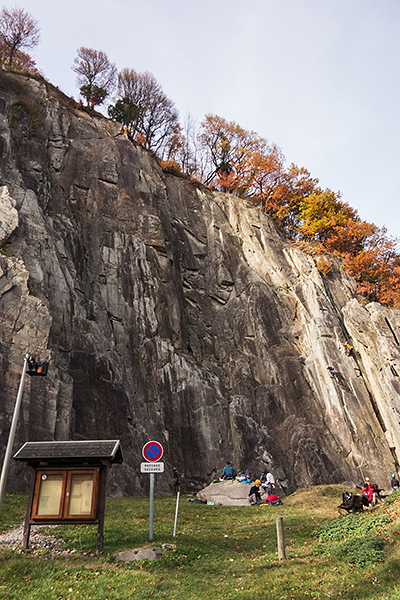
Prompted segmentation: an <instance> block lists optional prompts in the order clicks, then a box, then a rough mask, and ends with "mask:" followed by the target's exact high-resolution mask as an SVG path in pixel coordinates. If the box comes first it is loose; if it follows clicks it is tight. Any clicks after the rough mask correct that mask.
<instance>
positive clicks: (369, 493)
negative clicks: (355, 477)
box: [361, 481, 375, 506]
mask: <svg viewBox="0 0 400 600" xmlns="http://www.w3.org/2000/svg"><path fill="white" fill-rule="evenodd" d="M361 495H362V496H365V497H366V498H367V500H368V504H369V505H370V506H374V503H375V502H374V501H375V498H374V495H375V494H374V491H373V489H372V487H371V486H370V485H369V484H368V482H367V481H366V482H365V483H364V485H363V486H362V488H361Z"/></svg>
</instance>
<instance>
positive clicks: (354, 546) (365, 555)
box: [336, 535, 385, 567]
mask: <svg viewBox="0 0 400 600" xmlns="http://www.w3.org/2000/svg"><path fill="white" fill-rule="evenodd" d="M336 556H339V557H342V558H344V559H345V560H346V562H348V563H350V564H352V565H357V566H359V567H364V566H365V565H371V564H373V563H375V562H379V561H381V560H384V558H385V553H384V551H383V542H382V540H380V539H379V538H377V537H370V536H368V535H364V536H362V537H357V538H352V539H350V540H347V541H345V542H343V543H342V544H338V545H337V551H336Z"/></svg>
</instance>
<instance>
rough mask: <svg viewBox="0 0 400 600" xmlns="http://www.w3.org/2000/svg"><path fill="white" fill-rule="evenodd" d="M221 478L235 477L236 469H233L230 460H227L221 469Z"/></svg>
mask: <svg viewBox="0 0 400 600" xmlns="http://www.w3.org/2000/svg"><path fill="white" fill-rule="evenodd" d="M221 479H236V471H235V469H234V468H233V467H232V463H231V462H229V461H228V462H227V463H226V465H225V467H224V470H223V471H222V477H221Z"/></svg>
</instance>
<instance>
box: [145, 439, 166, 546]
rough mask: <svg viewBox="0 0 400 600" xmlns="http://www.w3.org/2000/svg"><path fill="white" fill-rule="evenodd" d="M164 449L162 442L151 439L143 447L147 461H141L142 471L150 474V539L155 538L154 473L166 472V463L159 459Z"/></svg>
mask: <svg viewBox="0 0 400 600" xmlns="http://www.w3.org/2000/svg"><path fill="white" fill-rule="evenodd" d="M163 454H164V449H163V447H162V445H161V444H160V442H156V441H155V440H151V441H150V442H147V443H146V444H145V445H144V446H143V448H142V456H143V458H144V459H145V460H146V461H147V462H146V463H141V465H140V472H141V473H149V474H150V510H149V540H152V539H153V520H154V474H155V473H163V472H164V463H159V462H158V461H159V460H160V459H161V458H162V455H163Z"/></svg>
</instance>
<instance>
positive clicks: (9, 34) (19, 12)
mask: <svg viewBox="0 0 400 600" xmlns="http://www.w3.org/2000/svg"><path fill="white" fill-rule="evenodd" d="M39 40H40V29H39V26H38V22H37V21H36V20H35V19H34V18H33V17H31V15H30V14H29V13H27V12H26V10H24V9H23V8H12V9H10V10H9V9H7V8H5V7H4V8H3V9H2V10H1V12H0V42H1V59H2V62H4V64H6V66H7V67H8V68H9V69H11V68H12V67H13V64H14V61H15V59H16V58H17V57H18V53H19V52H20V51H21V48H34V47H35V46H37V45H38V43H39ZM21 54H22V55H23V53H21ZM25 56H27V55H25ZM20 60H21V56H20Z"/></svg>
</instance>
